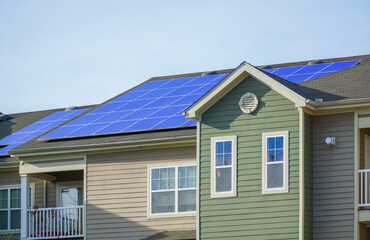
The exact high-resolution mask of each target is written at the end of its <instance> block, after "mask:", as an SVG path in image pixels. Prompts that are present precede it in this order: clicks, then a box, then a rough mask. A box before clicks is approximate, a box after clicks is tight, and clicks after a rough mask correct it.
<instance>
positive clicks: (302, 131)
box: [298, 108, 305, 240]
mask: <svg viewBox="0 0 370 240" xmlns="http://www.w3.org/2000/svg"><path fill="white" fill-rule="evenodd" d="M298 111H299V240H303V239H304V220H305V209H304V204H305V201H304V200H305V196H304V195H305V183H304V182H305V168H304V163H305V159H304V154H305V151H304V150H305V149H304V147H305V141H304V140H305V118H304V116H305V113H304V111H303V109H302V108H298Z"/></svg>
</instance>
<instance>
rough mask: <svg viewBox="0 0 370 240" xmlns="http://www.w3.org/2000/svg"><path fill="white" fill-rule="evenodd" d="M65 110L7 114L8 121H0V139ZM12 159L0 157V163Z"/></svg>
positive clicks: (11, 160) (11, 159)
mask: <svg viewBox="0 0 370 240" xmlns="http://www.w3.org/2000/svg"><path fill="white" fill-rule="evenodd" d="M93 106H95V105H90V106H83V107H81V108H88V107H93ZM64 110H65V108H56V109H49V110H42V111H33V112H24V113H15V114H9V117H10V118H9V119H7V120H5V121H0V139H3V138H4V137H6V136H8V135H11V134H13V133H15V132H17V131H19V130H21V129H23V128H25V127H26V126H28V125H30V124H32V123H34V122H36V121H38V120H40V119H42V118H44V117H46V116H49V115H50V114H52V113H55V112H60V111H64ZM13 161H14V159H13V158H10V157H0V163H4V162H13Z"/></svg>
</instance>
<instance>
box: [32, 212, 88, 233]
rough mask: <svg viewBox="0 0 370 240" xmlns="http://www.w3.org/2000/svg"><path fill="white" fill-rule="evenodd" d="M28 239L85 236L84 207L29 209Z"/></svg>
mask: <svg viewBox="0 0 370 240" xmlns="http://www.w3.org/2000/svg"><path fill="white" fill-rule="evenodd" d="M27 215H28V225H29V226H28V237H27V239H61V238H83V237H84V233H83V228H84V207H83V206H74V207H54V208H38V209H28V211H27Z"/></svg>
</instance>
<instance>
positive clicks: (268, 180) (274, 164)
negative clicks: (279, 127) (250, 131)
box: [262, 131, 289, 194]
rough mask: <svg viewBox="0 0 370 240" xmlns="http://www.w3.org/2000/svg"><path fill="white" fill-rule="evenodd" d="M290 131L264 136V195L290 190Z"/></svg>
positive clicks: (265, 134)
mask: <svg viewBox="0 0 370 240" xmlns="http://www.w3.org/2000/svg"><path fill="white" fill-rule="evenodd" d="M288 135H289V133H288V131H284V132H276V133H264V134H262V141H263V142H262V146H263V148H262V149H263V150H262V151H263V153H262V156H263V157H262V158H263V160H262V170H263V171H262V193H264V194H269V193H286V192H288V191H289V189H288V164H289V163H288V162H289V160H288V139H289V138H288Z"/></svg>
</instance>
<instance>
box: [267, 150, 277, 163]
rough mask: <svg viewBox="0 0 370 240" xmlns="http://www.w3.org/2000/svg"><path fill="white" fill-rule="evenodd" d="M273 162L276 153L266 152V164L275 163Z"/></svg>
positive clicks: (273, 151) (272, 151)
mask: <svg viewBox="0 0 370 240" xmlns="http://www.w3.org/2000/svg"><path fill="white" fill-rule="evenodd" d="M275 161H276V151H275V150H268V151H267V162H275Z"/></svg>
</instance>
